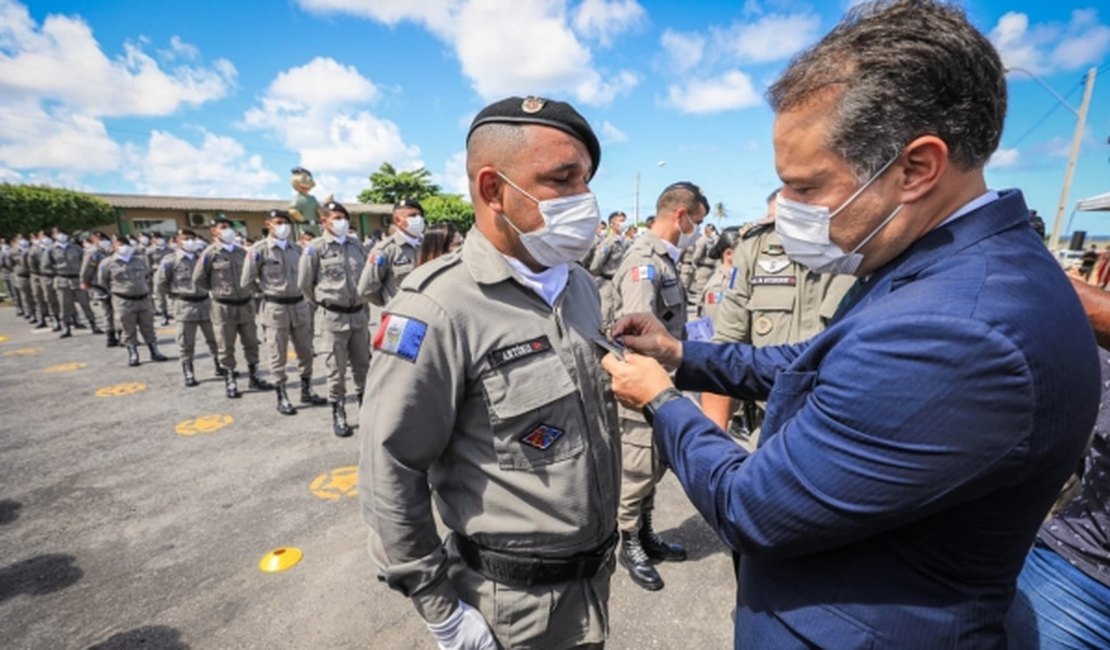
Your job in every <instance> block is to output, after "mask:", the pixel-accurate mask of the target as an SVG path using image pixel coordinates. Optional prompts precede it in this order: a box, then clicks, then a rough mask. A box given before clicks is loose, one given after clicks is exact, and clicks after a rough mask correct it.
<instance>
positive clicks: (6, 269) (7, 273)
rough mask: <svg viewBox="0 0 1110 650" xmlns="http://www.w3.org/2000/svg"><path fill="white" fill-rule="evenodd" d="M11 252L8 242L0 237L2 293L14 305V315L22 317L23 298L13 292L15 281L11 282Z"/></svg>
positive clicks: (16, 292)
mask: <svg viewBox="0 0 1110 650" xmlns="http://www.w3.org/2000/svg"><path fill="white" fill-rule="evenodd" d="M12 252H13V251H12V247H11V244H9V243H8V240H7V239H4V238H2V237H0V277H2V278H3V280H4V292H5V295H6V296H7V298H8V300H10V301H11V303H12V304H13V305H15V315H16V316H23V298H22V296H20V295H19V292H18V291H16V290H15V281H14V280H12Z"/></svg>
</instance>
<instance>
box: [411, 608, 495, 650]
mask: <svg viewBox="0 0 1110 650" xmlns="http://www.w3.org/2000/svg"><path fill="white" fill-rule="evenodd" d="M425 625H427V626H428V629H429V630H430V631H431V633H432V636H434V637H435V638H436V643H438V644H439V647H440V648H441V650H497V641H495V640H494V639H493V632H492V631H491V630H490V629H489V624H488V623H486V619H484V618H482V614H481V613H480V612H479V611H478V610H476V609H474V608H473V607H471V606H470V605H467V604H466V603H464V602H463V601H461V600H460V601H459V606H458V607H457V608H456V609H455V611H454V612H452V614H451V615H450V616H448V617H447V620H446V621H443V622H442V623H428V622H426V621H425Z"/></svg>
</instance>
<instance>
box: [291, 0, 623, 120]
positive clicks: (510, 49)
mask: <svg viewBox="0 0 1110 650" xmlns="http://www.w3.org/2000/svg"><path fill="white" fill-rule="evenodd" d="M298 2H299V4H300V5H301V6H302V7H304V8H305V9H307V10H309V11H315V12H322V13H347V14H351V15H355V16H359V17H363V18H368V19H371V20H375V21H378V22H382V23H385V24H387V25H396V24H398V23H400V22H402V21H411V22H414V23H416V24H419V25H422V26H423V27H425V28H427V29H428V30H429V31H430V32H431V33H433V34H434V35H435V36H436V37H437V38H439V39H440V40H442V41H443V42H444V43H447V44H448V45H449V46H450V47H451V48H453V50H454V53H455V56H456V57H457V58H458V60H459V64H460V66H461V68H462V73H463V75H465V76H466V77H467V78H468V79H469V80H470V83H471V85H472V86H473V88H474V90H475V91H476V92H477V93H478V94H479V95H480V96H481V97H482V98H483V99H486V100H492V99H499V98H501V97H504V96H505V95H513V94H519V95H529V94H563V93H569V94H571V95H572V96H573V98H574V99H576V100H579V101H581V102H583V103H586V104H594V105H603V104H607V103H610V102H612V101H613V99H614V98H616V97H617V96H619V95H621V94H624V93H626V92H628V91H629V90H630V89H631V88H632V87H634V86H635V85H636V84H637V83H639V78H638V77H637V76H636V75H635V74H633V73H632V72H629V71H618V72H616V73H612V72H609V71H603V70H599V69H598V68H596V67H595V65H594V63H593V56H592V53H591V51H590V49H589V48H588V47H586V46H585V45H584V44H583V43H582V42H581V41H580V40H579V39H578V37H577V36H576V34H575V32H574V31H573V30H572V29H571V25H570V16H568V12H567V3H566V0H545V1H543V2H521V1H520V0H438V1H437V0H423V1H419V2H407V1H405V0H298ZM594 4H597V6H598V7H600V6H601V3H592V4H591V7H592V6H594ZM632 4H635V3H632ZM626 5H629V3H627V2H617V3H616V7H617V9H616V10H612V11H610V10H609V8H608V4H605V7H606V9H605V10H597V11H593V10H591V11H590V12H588V13H587V14H586V18H584V19H583V20H584V22H583V26H584V28H585V29H587V30H588V31H589V33H590V34H591V36H594V37H596V38H598V39H599V40H600V39H602V38H611V37H613V36H614V35H615V34H616V33H618V32H619V31H621V30H623V29H626V28H627V25H628V24H629V23H628V22H627V20H628V19H626V18H622V16H623V14H622V13H621V8H622V7H625V6H626ZM629 6H631V5H629ZM636 6H638V5H636ZM633 11H634V10H633ZM626 13H627V10H626ZM578 15H581V13H579V14H578ZM622 21H625V22H622Z"/></svg>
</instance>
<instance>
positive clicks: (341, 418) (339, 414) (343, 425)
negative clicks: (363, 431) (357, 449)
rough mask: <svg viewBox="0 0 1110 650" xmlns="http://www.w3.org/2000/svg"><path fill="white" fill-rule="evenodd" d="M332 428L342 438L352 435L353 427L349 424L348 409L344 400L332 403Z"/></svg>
mask: <svg viewBox="0 0 1110 650" xmlns="http://www.w3.org/2000/svg"><path fill="white" fill-rule="evenodd" d="M331 430H332V433H334V434H335V435H337V436H339V437H340V438H346V437H347V436H349V435H351V427H349V426H347V410H346V409H345V408H343V402H332V403H331Z"/></svg>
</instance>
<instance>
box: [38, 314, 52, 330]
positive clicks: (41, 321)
mask: <svg viewBox="0 0 1110 650" xmlns="http://www.w3.org/2000/svg"><path fill="white" fill-rule="evenodd" d="M47 327H50V326H49V325H47V324H46V316H43V317H41V318H39V322H38V323H37V324H35V329H37V330H44V329H46V328H47Z"/></svg>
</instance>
